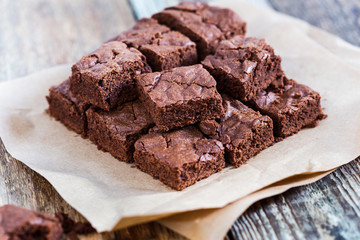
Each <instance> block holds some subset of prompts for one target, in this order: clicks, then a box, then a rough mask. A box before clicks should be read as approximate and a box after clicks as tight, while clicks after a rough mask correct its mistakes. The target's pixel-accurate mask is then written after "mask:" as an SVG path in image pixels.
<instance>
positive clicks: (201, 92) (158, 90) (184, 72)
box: [136, 64, 224, 131]
mask: <svg viewBox="0 0 360 240" xmlns="http://www.w3.org/2000/svg"><path fill="white" fill-rule="evenodd" d="M136 80H137V85H138V88H139V97H140V99H141V100H142V101H143V103H144V105H145V107H146V108H147V109H148V111H149V112H150V114H151V116H152V118H153V119H154V122H155V124H156V126H157V127H158V128H159V129H160V130H161V131H168V130H170V129H174V128H180V127H183V126H187V125H190V124H193V123H196V122H198V121H202V120H208V119H216V118H219V117H221V116H222V115H223V113H224V111H223V108H222V105H221V102H222V100H221V96H220V94H219V93H218V92H217V90H216V81H215V80H214V78H213V77H212V76H211V75H210V74H209V73H208V72H207V71H206V70H205V69H204V68H203V67H202V66H201V65H200V64H197V65H193V66H187V67H178V68H173V69H171V70H166V71H163V72H155V73H147V74H142V75H140V76H138V77H137V79H136Z"/></svg>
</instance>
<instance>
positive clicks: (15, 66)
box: [0, 0, 360, 239]
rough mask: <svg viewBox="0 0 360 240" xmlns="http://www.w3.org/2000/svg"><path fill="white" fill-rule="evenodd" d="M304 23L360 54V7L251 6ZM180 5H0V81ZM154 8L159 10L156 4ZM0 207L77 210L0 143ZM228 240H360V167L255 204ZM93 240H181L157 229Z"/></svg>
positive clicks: (67, 0) (119, 1)
mask: <svg viewBox="0 0 360 240" xmlns="http://www.w3.org/2000/svg"><path fill="white" fill-rule="evenodd" d="M252 1H253V2H257V3H259V4H265V5H267V6H268V7H272V8H274V9H276V10H278V11H280V12H284V13H287V14H290V15H293V16H295V17H298V18H301V19H304V20H306V21H308V22H310V23H311V24H313V25H316V26H318V27H321V28H323V29H325V30H327V31H329V32H332V33H334V34H336V35H338V36H340V37H342V38H344V39H345V40H347V41H349V42H350V43H352V44H355V45H358V46H360V1H359V0H303V1H291V0H252ZM176 2H177V1H176V0H168V1H166V0H157V1H156V0H152V1H150V0H131V1H126V0H108V1H106V2H105V1H101V0H78V1H71V0H63V1H60V0H34V1H31V2H30V1H26V0H18V1H12V0H1V1H0V9H1V10H2V13H1V14H0V56H1V57H0V81H8V80H11V79H14V78H16V77H20V76H24V75H27V74H29V73H32V72H36V71H39V70H41V69H44V68H47V67H51V66H55V65H57V64H62V63H69V62H75V61H76V60H78V59H79V58H80V57H81V56H82V55H84V54H85V53H87V52H89V51H92V50H93V49H95V48H96V47H97V46H99V44H100V43H101V42H103V41H105V40H107V39H109V38H110V37H112V36H114V35H116V34H118V33H119V31H120V30H119V29H126V28H130V27H131V26H132V25H133V24H134V22H135V18H136V17H141V16H144V15H147V14H151V13H152V12H154V11H157V10H159V8H162V7H165V5H166V4H170V3H171V4H176ZM154 3H156V4H154ZM0 172H1V175H0V205H3V204H7V203H12V204H16V205H20V206H23V207H26V208H29V209H36V210H39V211H45V212H48V213H50V214H53V213H54V212H55V211H65V212H67V213H69V214H70V216H72V217H73V218H75V219H77V220H79V219H80V220H81V219H82V217H81V216H80V214H78V213H77V212H76V211H75V210H74V209H72V208H71V207H70V206H69V205H68V204H67V203H66V202H65V201H64V200H63V199H62V198H61V197H60V196H59V194H58V193H57V192H56V191H55V190H54V188H53V187H52V186H51V185H50V184H49V183H48V182H47V181H46V180H45V179H44V178H42V177H41V176H39V175H38V174H37V173H35V172H34V171H32V170H31V169H29V168H28V167H26V166H25V165H24V164H22V163H21V162H19V161H17V160H16V159H13V158H12V157H11V156H10V155H9V154H8V153H7V152H6V150H5V147H4V146H3V144H2V142H1V141H0ZM226 238H228V239H239V238H241V239H263V238H266V239H319V238H335V239H360V160H359V159H357V160H355V161H353V162H351V163H349V164H347V165H345V166H343V167H341V168H339V169H338V170H336V171H335V172H333V173H332V174H330V175H329V176H327V177H325V178H324V179H322V180H320V181H318V182H316V183H313V184H311V185H308V186H303V187H298V188H294V189H291V190H289V191H287V192H285V193H284V194H281V195H278V196H275V197H272V198H268V199H265V200H262V201H259V202H257V203H255V204H254V205H253V206H252V207H251V208H250V209H248V211H247V212H246V213H244V214H243V215H242V216H240V217H239V219H238V220H237V221H236V222H235V223H234V225H233V226H232V228H231V229H230V230H229V232H228V234H227V237H226ZM89 239H183V237H181V236H180V235H178V234H176V233H174V232H172V231H171V230H169V229H167V228H165V227H163V226H161V225H160V224H157V223H154V222H153V223H148V224H142V225H138V226H134V227H130V228H128V229H124V230H120V231H117V232H113V233H107V234H102V235H96V236H95V235H93V236H91V237H89Z"/></svg>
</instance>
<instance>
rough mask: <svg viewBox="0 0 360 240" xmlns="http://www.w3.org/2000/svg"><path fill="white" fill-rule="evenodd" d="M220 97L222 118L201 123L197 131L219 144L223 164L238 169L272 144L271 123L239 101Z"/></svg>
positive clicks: (266, 117) (224, 96) (268, 118)
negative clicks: (223, 112)
mask: <svg viewBox="0 0 360 240" xmlns="http://www.w3.org/2000/svg"><path fill="white" fill-rule="evenodd" d="M222 97H223V106H224V110H225V116H224V117H222V118H221V119H220V120H219V121H215V120H207V121H202V122H200V123H199V128H200V130H201V131H202V132H203V133H204V134H205V135H207V136H208V137H211V138H213V139H217V140H220V141H221V142H222V143H223V144H224V147H225V160H226V161H227V162H229V163H230V164H232V165H234V166H235V167H240V166H241V165H242V164H244V163H245V162H246V161H247V160H249V159H250V158H251V157H254V156H255V155H257V154H258V153H260V152H261V151H262V150H263V149H265V148H267V147H269V146H271V145H272V144H273V143H274V135H273V122H272V120H271V118H270V117H268V116H262V115H261V114H260V113H259V112H256V111H254V110H252V109H251V108H248V107H247V106H245V105H244V104H243V103H241V102H240V101H238V100H235V99H233V98H231V97H229V96H227V95H222Z"/></svg>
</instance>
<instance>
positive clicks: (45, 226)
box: [0, 205, 63, 240]
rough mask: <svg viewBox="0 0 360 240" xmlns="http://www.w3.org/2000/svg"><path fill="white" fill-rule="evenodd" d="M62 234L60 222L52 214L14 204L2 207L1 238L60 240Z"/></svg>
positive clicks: (12, 239) (11, 239) (0, 214)
mask: <svg viewBox="0 0 360 240" xmlns="http://www.w3.org/2000/svg"><path fill="white" fill-rule="evenodd" d="M62 234H63V231H62V228H61V224H60V222H59V221H58V220H57V219H56V218H54V217H52V216H50V215H47V214H44V213H39V212H35V211H31V210H27V209H23V208H20V207H17V206H14V205H5V206H2V207H0V239H3V240H18V239H19V240H20V239H24V240H39V239H40V240H58V239H61V238H62Z"/></svg>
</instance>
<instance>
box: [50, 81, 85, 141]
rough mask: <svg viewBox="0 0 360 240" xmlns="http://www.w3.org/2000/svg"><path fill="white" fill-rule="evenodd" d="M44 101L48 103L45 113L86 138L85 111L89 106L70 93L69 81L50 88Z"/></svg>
mask: <svg viewBox="0 0 360 240" xmlns="http://www.w3.org/2000/svg"><path fill="white" fill-rule="evenodd" d="M46 100H47V101H48V103H49V109H48V110H47V112H48V113H49V114H50V115H51V116H52V117H54V118H55V119H56V120H58V121H60V122H62V123H63V124H64V125H65V126H67V127H68V128H69V129H71V130H73V131H75V132H76V133H78V134H81V135H82V136H83V137H85V136H86V130H87V121H86V115H85V111H86V110H87V109H88V108H89V106H90V105H89V104H86V103H83V102H82V101H80V100H79V99H77V98H75V97H74V96H73V94H72V93H71V92H70V82H69V79H67V80H65V81H64V82H62V83H61V84H60V85H58V86H53V87H51V88H50V89H49V96H46Z"/></svg>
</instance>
